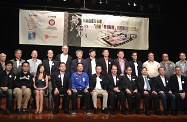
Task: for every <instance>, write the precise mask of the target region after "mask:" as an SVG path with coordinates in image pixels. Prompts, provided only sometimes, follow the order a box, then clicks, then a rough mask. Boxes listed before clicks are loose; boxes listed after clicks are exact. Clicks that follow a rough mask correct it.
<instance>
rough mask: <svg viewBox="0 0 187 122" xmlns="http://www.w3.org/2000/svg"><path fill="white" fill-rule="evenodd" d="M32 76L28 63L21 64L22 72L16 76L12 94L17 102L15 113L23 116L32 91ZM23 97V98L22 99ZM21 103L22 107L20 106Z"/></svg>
mask: <svg viewBox="0 0 187 122" xmlns="http://www.w3.org/2000/svg"><path fill="white" fill-rule="evenodd" d="M33 78H34V76H33V74H31V73H30V72H29V62H27V61H25V62H23V63H22V71H21V72H19V73H18V74H16V79H15V81H14V87H15V88H14V90H13V94H14V96H15V98H16V100H17V113H18V114H25V113H26V109H27V104H28V101H29V99H30V97H31V91H32V90H33V83H34V81H33ZM22 97H23V98H22ZM22 102H23V105H22Z"/></svg>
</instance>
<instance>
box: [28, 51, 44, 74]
mask: <svg viewBox="0 0 187 122" xmlns="http://www.w3.org/2000/svg"><path fill="white" fill-rule="evenodd" d="M27 61H28V62H29V64H30V65H29V66H30V67H29V72H30V73H31V74H33V75H34V76H35V75H36V72H37V68H38V65H39V64H42V61H41V60H40V59H38V52H37V50H33V51H32V52H31V59H28V60H27Z"/></svg>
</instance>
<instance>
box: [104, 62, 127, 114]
mask: <svg viewBox="0 0 187 122" xmlns="http://www.w3.org/2000/svg"><path fill="white" fill-rule="evenodd" d="M106 81H107V84H108V94H109V100H110V105H111V110H112V112H111V114H112V115H115V113H116V112H115V111H116V105H115V99H116V98H115V95H117V97H118V98H119V99H120V103H121V114H124V115H125V114H126V111H125V95H124V93H123V91H122V88H123V77H122V76H120V75H118V74H117V66H116V65H112V67H111V74H108V75H107V76H106Z"/></svg>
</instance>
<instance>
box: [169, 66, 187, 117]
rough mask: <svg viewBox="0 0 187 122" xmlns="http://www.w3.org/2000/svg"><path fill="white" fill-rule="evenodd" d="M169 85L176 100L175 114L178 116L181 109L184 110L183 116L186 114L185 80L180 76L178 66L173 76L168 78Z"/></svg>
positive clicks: (186, 81)
mask: <svg viewBox="0 0 187 122" xmlns="http://www.w3.org/2000/svg"><path fill="white" fill-rule="evenodd" d="M169 83H170V86H171V91H172V93H173V94H175V98H176V114H179V111H180V109H181V107H183V108H184V111H185V114H187V109H186V107H187V104H186V103H187V78H186V77H185V76H184V75H182V69H181V67H180V66H176V67H175V74H174V75H171V76H170V79H169ZM182 104H183V106H182Z"/></svg>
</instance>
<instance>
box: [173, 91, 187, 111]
mask: <svg viewBox="0 0 187 122" xmlns="http://www.w3.org/2000/svg"><path fill="white" fill-rule="evenodd" d="M175 98H176V110H177V111H180V110H181V109H183V110H187V95H186V96H185V98H184V99H183V100H182V98H181V96H180V94H179V93H175Z"/></svg>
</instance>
